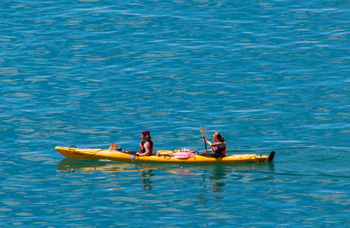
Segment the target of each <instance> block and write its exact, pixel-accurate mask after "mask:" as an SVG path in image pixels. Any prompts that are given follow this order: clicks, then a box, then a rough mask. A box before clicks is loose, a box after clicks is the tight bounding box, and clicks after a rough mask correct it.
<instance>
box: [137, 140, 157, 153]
mask: <svg viewBox="0 0 350 228" xmlns="http://www.w3.org/2000/svg"><path fill="white" fill-rule="evenodd" d="M148 142H149V143H150V144H151V154H150V155H148V156H151V155H152V153H153V149H154V145H153V141H152V140H151V141H148ZM145 143H146V142H144V141H143V140H141V142H140V151H141V152H142V153H145V152H146V148H145Z"/></svg>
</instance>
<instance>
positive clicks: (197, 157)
mask: <svg viewBox="0 0 350 228" xmlns="http://www.w3.org/2000/svg"><path fill="white" fill-rule="evenodd" d="M56 150H57V151H58V152H59V153H61V154H62V155H63V156H64V157H67V158H76V159H89V160H112V161H122V162H140V163H184V164H233V163H248V162H272V161H273V159H274V157H275V152H274V151H272V152H271V153H270V154H269V155H258V154H236V155H229V156H226V157H223V158H215V157H213V156H212V155H211V154H206V153H203V152H197V151H185V152H184V151H177V150H175V151H171V150H160V151H157V152H156V153H153V154H152V156H135V154H136V152H135V151H129V150H123V149H120V148H118V149H80V148H75V147H60V146H57V147H56Z"/></svg>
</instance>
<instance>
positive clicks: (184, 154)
mask: <svg viewBox="0 0 350 228" xmlns="http://www.w3.org/2000/svg"><path fill="white" fill-rule="evenodd" d="M172 156H174V158H179V159H186V158H194V157H195V156H196V154H195V153H193V152H176V153H175V154H173V155H172Z"/></svg>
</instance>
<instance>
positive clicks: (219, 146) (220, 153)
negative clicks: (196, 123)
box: [203, 132, 227, 158]
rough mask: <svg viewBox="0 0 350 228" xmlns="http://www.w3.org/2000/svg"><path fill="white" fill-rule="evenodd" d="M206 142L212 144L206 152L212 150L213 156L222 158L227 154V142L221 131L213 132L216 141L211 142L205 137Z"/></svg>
mask: <svg viewBox="0 0 350 228" xmlns="http://www.w3.org/2000/svg"><path fill="white" fill-rule="evenodd" d="M203 140H204V142H206V143H208V145H209V146H211V148H212V149H211V150H207V151H205V152H209V151H211V152H212V155H213V157H215V158H222V157H225V156H226V149H227V146H226V142H225V138H224V137H223V136H222V135H221V134H220V133H219V132H215V133H214V134H213V141H214V142H209V141H208V140H207V139H203Z"/></svg>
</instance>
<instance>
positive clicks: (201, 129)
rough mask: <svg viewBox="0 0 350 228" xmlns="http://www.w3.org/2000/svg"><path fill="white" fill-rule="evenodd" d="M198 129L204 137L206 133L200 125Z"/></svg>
mask: <svg viewBox="0 0 350 228" xmlns="http://www.w3.org/2000/svg"><path fill="white" fill-rule="evenodd" d="M199 130H200V131H201V132H202V134H203V137H205V134H206V133H207V132H206V131H205V129H204V128H203V127H200V128H199Z"/></svg>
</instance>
